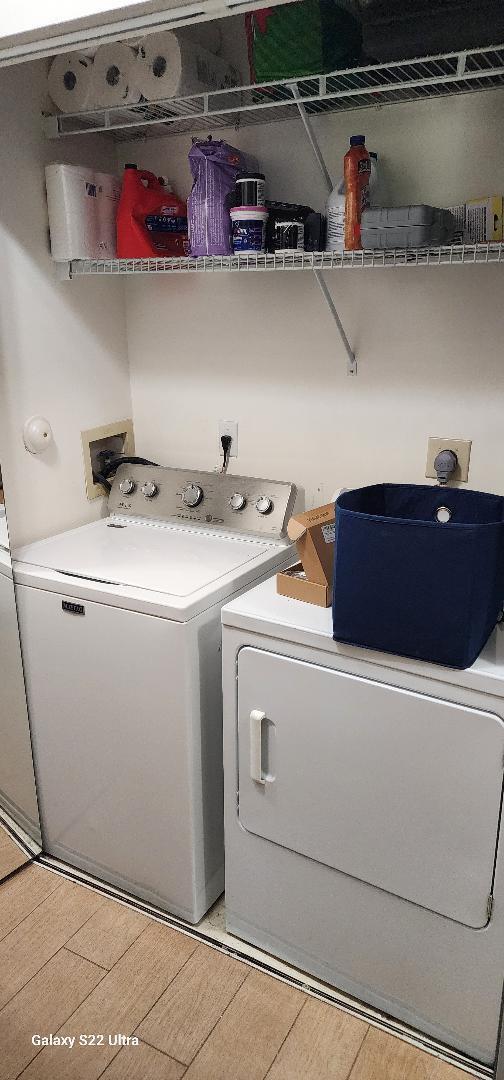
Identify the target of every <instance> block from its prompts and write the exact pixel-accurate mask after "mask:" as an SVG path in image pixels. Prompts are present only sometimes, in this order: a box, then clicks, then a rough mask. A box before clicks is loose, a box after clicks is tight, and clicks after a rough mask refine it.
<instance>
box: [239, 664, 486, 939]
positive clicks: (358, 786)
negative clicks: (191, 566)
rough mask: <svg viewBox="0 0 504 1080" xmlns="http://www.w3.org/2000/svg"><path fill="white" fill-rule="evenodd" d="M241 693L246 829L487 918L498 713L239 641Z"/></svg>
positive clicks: (456, 913)
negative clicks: (454, 702)
mask: <svg viewBox="0 0 504 1080" xmlns="http://www.w3.org/2000/svg"><path fill="white" fill-rule="evenodd" d="M238 702H239V720H238V725H239V730H238V740H239V817H240V822H241V824H242V825H243V827H244V828H245V829H247V830H249V831H250V832H253V833H256V834H257V835H259V836H262V837H265V838H266V839H268V840H271V841H272V842H273V843H275V844H280V845H282V847H287V848H290V849H291V850H293V851H297V852H299V853H301V854H302V855H306V856H308V857H309V858H311V859H314V860H317V861H318V862H322V863H325V864H326V865H327V866H331V867H334V868H335V869H337V870H341V871H342V872H343V873H345V874H350V875H352V876H353V877H356V878H360V879H361V880H362V881H366V882H369V883H370V884H372V885H375V886H378V887H379V888H380V889H385V890H387V891H388V892H391V893H395V894H396V895H397V896H400V897H403V898H404V899H406V900H410V901H411V902H412V903H415V904H419V905H421V906H422V907H425V908H428V909H429V910H432V911H435V912H438V913H439V914H441V915H445V916H447V917H448V918H450V919H455V920H457V921H458V922H461V923H464V924H465V925H467V926H471V927H476V928H480V927H483V926H485V924H486V923H487V921H488V898H489V896H490V894H491V892H492V878H493V867H494V860H495V853H496V845H497V832H498V827H499V814H500V804H501V790H502V779H503V754H504V725H503V722H502V720H501V719H500V718H499V717H498V716H495V715H493V714H491V713H487V712H483V711H479V710H477V709H470V708H467V707H466V706H463V705H456V704H453V703H451V702H446V701H442V700H439V699H436V698H432V697H428V696H423V695H419V694H417V693H413V692H411V691H407V690H400V689H397V688H396V687H393V686H388V685H384V684H382V683H376V682H373V681H372V680H371V679H361V678H356V677H354V676H352V675H347V674H344V673H342V672H340V671H333V670H331V669H327V668H322V667H318V666H316V665H314V664H307V663H304V662H301V661H298V660H292V659H290V658H289V657H284V656H278V655H274V654H271V653H266V652H261V651H259V650H257V649H252V648H243V649H242V650H241V651H240V653H239V657H238Z"/></svg>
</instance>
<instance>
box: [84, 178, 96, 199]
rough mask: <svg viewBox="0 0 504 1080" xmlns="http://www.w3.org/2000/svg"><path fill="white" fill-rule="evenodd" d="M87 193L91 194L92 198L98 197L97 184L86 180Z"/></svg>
mask: <svg viewBox="0 0 504 1080" xmlns="http://www.w3.org/2000/svg"><path fill="white" fill-rule="evenodd" d="M86 195H89V196H90V198H91V199H96V184H88V183H87V182H86Z"/></svg>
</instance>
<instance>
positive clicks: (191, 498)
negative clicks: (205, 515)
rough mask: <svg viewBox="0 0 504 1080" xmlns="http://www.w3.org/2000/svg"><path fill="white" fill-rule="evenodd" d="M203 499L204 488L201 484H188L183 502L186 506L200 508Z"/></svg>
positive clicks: (183, 495)
mask: <svg viewBox="0 0 504 1080" xmlns="http://www.w3.org/2000/svg"><path fill="white" fill-rule="evenodd" d="M202 499H203V488H200V486H199V484H186V486H185V488H184V490H183V492H182V502H183V503H184V506H190V507H193V506H199V504H200V502H201V501H202Z"/></svg>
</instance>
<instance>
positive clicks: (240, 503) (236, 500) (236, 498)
mask: <svg viewBox="0 0 504 1080" xmlns="http://www.w3.org/2000/svg"><path fill="white" fill-rule="evenodd" d="M229 505H230V507H231V509H232V510H243V508H244V507H245V506H246V505H247V500H246V498H245V495H242V493H241V491H235V492H234V494H233V495H232V496H231V498H230V500H229Z"/></svg>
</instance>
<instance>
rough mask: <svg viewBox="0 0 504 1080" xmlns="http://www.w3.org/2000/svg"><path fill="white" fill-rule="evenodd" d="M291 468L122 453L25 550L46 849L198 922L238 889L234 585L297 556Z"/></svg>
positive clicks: (21, 579)
mask: <svg viewBox="0 0 504 1080" xmlns="http://www.w3.org/2000/svg"><path fill="white" fill-rule="evenodd" d="M295 496H296V491H295V488H294V487H293V485H291V484H287V483H281V482H278V483H277V482H275V481H271V480H259V479H251V478H249V477H239V476H230V475H224V474H216V473H200V472H196V471H190V470H185V469H171V468H159V467H154V466H146V465H135V466H131V465H127V464H123V465H121V466H120V468H119V469H118V471H117V474H116V477H115V480H114V483H113V486H112V490H111V493H110V496H109V505H108V511H109V513H108V516H107V517H106V518H104V519H102V520H99V521H96V522H93V523H92V524H88V525H84V526H82V527H81V528H77V529H74V530H72V531H69V532H65V533H62V534H60V535H58V536H54V537H51V538H49V539H47V540H42V541H39V542H36V543H33V544H30V545H28V546H27V547H24V548H22V549H20V550H18V551H17V552H16V553H15V561H14V575H15V581H16V586H17V600H18V610H19V619H20V628H21V638H22V646H23V658H24V666H25V677H26V688H27V696H28V703H29V711H30V721H31V729H32V737H33V748H34V759H35V767H36V773H37V786H38V794H39V801H40V815H41V821H42V833H43V846H44V851H45V852H46V853H49V854H51V855H53V856H55V857H56V858H58V859H61V860H64V861H65V862H67V863H70V864H72V865H73V866H76V867H79V868H80V869H82V870H84V871H86V872H87V873H89V874H92V875H93V876H96V877H98V878H100V879H102V880H104V881H107V882H110V883H112V884H113V885H115V886H116V887H118V888H120V889H122V890H125V891H127V892H128V893H133V894H134V895H135V896H138V897H141V898H143V899H145V900H147V901H149V902H150V903H152V904H155V905H156V906H158V907H160V908H163V909H164V910H166V911H169V912H172V913H174V914H175V915H178V916H180V917H181V918H183V919H186V920H188V921H190V922H197V921H198V920H199V919H200V918H201V917H202V915H203V914H204V913H205V911H206V910H207V909H208V907H209V906H210V905H211V904H212V903H213V902H214V900H215V899H216V898H217V897H218V896H219V895H220V893H221V892H222V889H223V856H224V851H223V820H222V819H223V806H222V799H223V796H222V693H221V628H220V610H221V606H222V603H223V602H224V601H225V600H226V599H229V598H231V597H233V596H236V595H237V594H239V593H240V592H241V591H242V590H243V589H245V588H247V587H248V586H250V585H251V584H253V583H255V582H257V581H260V580H262V579H263V578H264V577H266V576H267V575H268V574H271V573H272V572H273V571H274V570H275V569H276V568H277V567H278V566H279V565H285V563H286V561H289V559H290V558H291V550H292V549H291V547H290V544H289V543H288V541H287V540H286V531H285V529H286V522H287V521H288V519H289V516H290V514H291V512H292V509H293V505H294V500H295Z"/></svg>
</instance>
